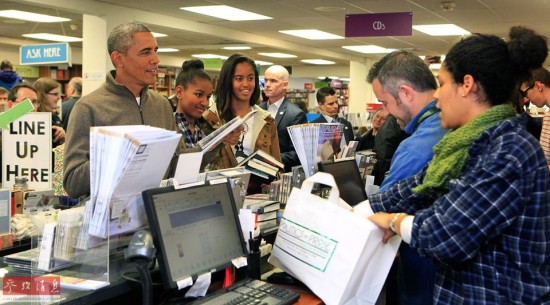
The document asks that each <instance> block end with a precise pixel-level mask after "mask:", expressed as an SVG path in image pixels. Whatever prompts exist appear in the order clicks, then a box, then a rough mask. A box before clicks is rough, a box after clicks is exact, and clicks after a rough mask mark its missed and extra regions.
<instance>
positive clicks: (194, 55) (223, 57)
mask: <svg viewBox="0 0 550 305" xmlns="http://www.w3.org/2000/svg"><path fill="white" fill-rule="evenodd" d="M191 56H193V57H197V58H221V59H227V56H222V55H216V54H193V55H191Z"/></svg>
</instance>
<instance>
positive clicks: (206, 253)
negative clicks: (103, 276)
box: [143, 183, 246, 288]
mask: <svg viewBox="0 0 550 305" xmlns="http://www.w3.org/2000/svg"><path fill="white" fill-rule="evenodd" d="M143 201H144V205H145V211H146V212H147V218H148V220H149V227H150V229H151V233H152V235H153V241H154V243H155V247H156V248H157V257H158V258H159V267H160V270H161V275H162V278H163V283H164V286H165V287H167V288H175V287H177V283H178V281H181V280H184V279H187V278H189V277H193V278H194V279H196V277H197V276H198V275H200V274H203V273H207V272H213V271H219V270H222V269H224V268H225V267H227V266H230V265H231V260H232V259H234V258H237V257H239V256H243V255H245V253H246V252H245V251H246V248H245V243H244V238H243V235H242V231H241V228H240V224H239V221H238V214H237V210H236V207H235V203H234V201H233V195H232V191H231V188H230V186H229V184H228V183H221V184H214V185H209V184H206V185H199V186H193V187H190V188H182V189H174V188H173V187H164V188H156V189H152V190H147V191H144V192H143Z"/></svg>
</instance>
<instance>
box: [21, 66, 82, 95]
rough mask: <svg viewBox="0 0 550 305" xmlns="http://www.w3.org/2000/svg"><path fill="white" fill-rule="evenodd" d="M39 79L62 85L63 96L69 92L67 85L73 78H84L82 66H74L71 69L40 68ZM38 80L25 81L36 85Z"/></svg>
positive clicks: (27, 79) (27, 78) (28, 79)
mask: <svg viewBox="0 0 550 305" xmlns="http://www.w3.org/2000/svg"><path fill="white" fill-rule="evenodd" d="M38 77H49V78H52V79H54V80H56V81H58V82H59V83H60V84H61V87H62V91H63V92H62V94H63V95H65V93H66V92H67V88H66V87H67V84H68V83H69V81H70V80H71V78H73V77H82V65H78V64H74V65H72V66H71V67H67V68H60V67H58V66H40V67H38ZM37 79H38V78H32V77H26V78H25V80H26V81H28V82H30V83H34V82H35V81H36V80H37Z"/></svg>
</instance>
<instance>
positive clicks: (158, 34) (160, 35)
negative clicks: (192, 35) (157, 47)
mask: <svg viewBox="0 0 550 305" xmlns="http://www.w3.org/2000/svg"><path fill="white" fill-rule="evenodd" d="M151 34H153V37H157V38H158V37H166V36H168V35H166V34H162V33H155V32H151Z"/></svg>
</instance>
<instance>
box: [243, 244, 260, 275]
mask: <svg viewBox="0 0 550 305" xmlns="http://www.w3.org/2000/svg"><path fill="white" fill-rule="evenodd" d="M247 261H248V265H247V266H246V276H247V277H248V278H251V279H256V280H259V279H261V275H262V274H261V272H260V252H259V251H257V252H250V253H249V254H248V256H247Z"/></svg>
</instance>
